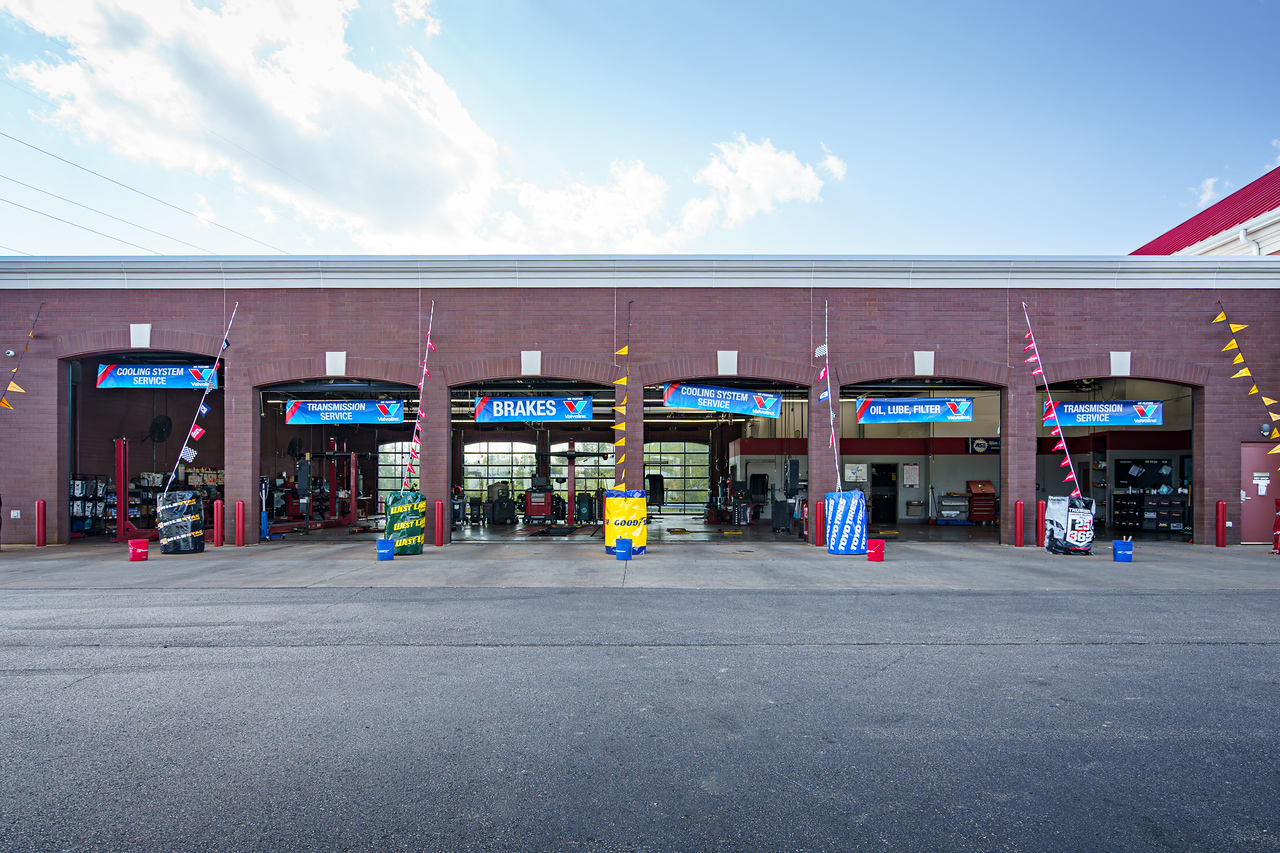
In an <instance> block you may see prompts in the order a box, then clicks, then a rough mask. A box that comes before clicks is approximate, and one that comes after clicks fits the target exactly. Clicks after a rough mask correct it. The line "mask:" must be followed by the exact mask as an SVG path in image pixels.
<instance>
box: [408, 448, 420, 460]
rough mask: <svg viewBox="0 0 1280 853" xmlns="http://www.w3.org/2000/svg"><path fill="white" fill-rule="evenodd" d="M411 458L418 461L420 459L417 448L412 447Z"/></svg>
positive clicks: (410, 450)
mask: <svg viewBox="0 0 1280 853" xmlns="http://www.w3.org/2000/svg"><path fill="white" fill-rule="evenodd" d="M409 458H410V459H417V458H418V448H416V447H411V448H410V449H409Z"/></svg>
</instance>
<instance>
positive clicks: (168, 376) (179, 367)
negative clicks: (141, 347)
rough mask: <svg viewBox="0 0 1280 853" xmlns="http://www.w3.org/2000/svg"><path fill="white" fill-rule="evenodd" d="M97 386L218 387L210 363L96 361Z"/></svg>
mask: <svg viewBox="0 0 1280 853" xmlns="http://www.w3.org/2000/svg"><path fill="white" fill-rule="evenodd" d="M98 387H99V388H198V389H199V390H201V391H203V390H204V389H205V388H206V387H207V388H217V387H218V372H217V371H216V370H214V369H213V365H211V364H206V365H190V364H99V365H98Z"/></svg>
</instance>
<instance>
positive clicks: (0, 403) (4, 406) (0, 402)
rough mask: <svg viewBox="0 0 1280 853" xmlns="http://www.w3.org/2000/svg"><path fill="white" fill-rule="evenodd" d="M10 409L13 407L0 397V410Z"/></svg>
mask: <svg viewBox="0 0 1280 853" xmlns="http://www.w3.org/2000/svg"><path fill="white" fill-rule="evenodd" d="M12 408H13V406H10V405H9V401H8V400H6V399H5V398H4V397H0V409H12Z"/></svg>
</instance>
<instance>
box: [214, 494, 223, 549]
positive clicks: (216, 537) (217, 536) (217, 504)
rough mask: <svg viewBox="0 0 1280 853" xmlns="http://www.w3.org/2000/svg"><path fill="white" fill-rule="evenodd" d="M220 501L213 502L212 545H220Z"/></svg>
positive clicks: (219, 546)
mask: <svg viewBox="0 0 1280 853" xmlns="http://www.w3.org/2000/svg"><path fill="white" fill-rule="evenodd" d="M222 536H223V534H222V501H214V502H213V547H215V548H221V547H222Z"/></svg>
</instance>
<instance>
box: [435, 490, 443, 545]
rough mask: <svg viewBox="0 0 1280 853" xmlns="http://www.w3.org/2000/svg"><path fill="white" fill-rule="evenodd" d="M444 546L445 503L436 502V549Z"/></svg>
mask: <svg viewBox="0 0 1280 853" xmlns="http://www.w3.org/2000/svg"><path fill="white" fill-rule="evenodd" d="M443 545H444V501H436V547H437V548H439V547H441V546H443Z"/></svg>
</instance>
